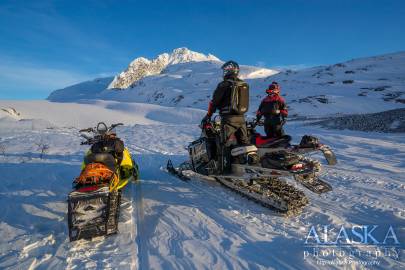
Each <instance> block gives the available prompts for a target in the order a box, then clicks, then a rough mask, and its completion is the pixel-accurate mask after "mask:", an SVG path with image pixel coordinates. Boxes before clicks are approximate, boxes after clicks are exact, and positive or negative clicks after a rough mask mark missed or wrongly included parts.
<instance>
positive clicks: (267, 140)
mask: <svg viewBox="0 0 405 270" xmlns="http://www.w3.org/2000/svg"><path fill="white" fill-rule="evenodd" d="M291 139H292V138H291V136H290V135H283V136H281V137H280V138H274V137H266V136H261V135H260V134H258V136H256V146H257V147H259V148H272V147H280V146H289V145H290V142H291Z"/></svg>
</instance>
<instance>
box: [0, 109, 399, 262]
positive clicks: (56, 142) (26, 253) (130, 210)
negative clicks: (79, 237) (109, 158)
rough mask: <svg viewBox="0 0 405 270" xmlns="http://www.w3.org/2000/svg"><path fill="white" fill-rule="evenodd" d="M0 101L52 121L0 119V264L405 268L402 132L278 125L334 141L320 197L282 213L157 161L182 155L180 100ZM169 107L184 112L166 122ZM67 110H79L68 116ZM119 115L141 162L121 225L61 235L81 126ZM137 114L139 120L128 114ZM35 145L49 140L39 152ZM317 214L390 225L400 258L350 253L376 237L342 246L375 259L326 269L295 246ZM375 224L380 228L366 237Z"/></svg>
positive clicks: (318, 220)
mask: <svg viewBox="0 0 405 270" xmlns="http://www.w3.org/2000/svg"><path fill="white" fill-rule="evenodd" d="M56 105H59V106H61V109H60V110H61V111H58V110H59V109H56V108H54V106H56ZM63 106H64V107H63ZM0 107H2V108H3V107H7V108H10V107H12V108H15V110H16V111H17V112H20V115H21V116H22V118H24V117H25V116H29V117H33V116H35V117H41V118H42V119H43V120H44V121H48V122H53V123H55V124H58V126H54V127H53V128H52V129H34V130H33V129H31V128H29V127H26V128H20V129H19V130H18V131H16V130H14V129H13V128H12V129H4V128H3V127H2V128H0V150H1V151H0V183H1V185H0V204H1V205H2V207H1V208H0V235H1V236H2V237H1V238H0V269H308V268H311V269H325V268H327V269H340V268H351V269H388V268H389V269H403V268H404V267H405V262H404V260H403V258H404V256H405V246H404V242H403V241H405V240H404V235H405V232H404V231H403V224H404V221H405V212H404V209H405V196H404V195H405V194H404V191H405V185H404V181H405V179H404V174H405V169H404V168H405V163H404V160H405V138H404V136H403V134H379V133H363V132H355V131H339V132H336V131H334V130H324V129H321V128H319V127H312V126H307V125H305V124H306V123H303V122H300V121H295V122H289V123H288V124H287V132H288V133H289V134H291V135H292V136H293V138H294V139H295V141H297V140H298V139H299V138H300V136H302V135H303V134H313V135H317V136H319V137H320V138H321V141H323V142H324V143H326V144H329V145H331V146H332V147H333V149H334V150H335V151H336V154H337V157H338V159H339V164H338V165H337V166H336V167H328V166H324V167H325V169H324V171H323V172H322V177H323V179H325V180H326V181H328V182H329V183H330V184H331V185H332V186H333V189H334V190H333V191H332V192H330V193H328V194H324V195H322V196H317V195H314V194H312V193H310V192H307V191H305V190H304V191H305V193H306V194H307V196H308V197H309V198H310V205H309V206H308V207H306V208H305V209H304V212H303V213H302V214H301V215H300V216H297V217H290V218H285V217H283V216H280V215H278V214H276V213H274V212H272V211H270V210H268V209H266V208H263V207H261V206H259V205H257V204H255V203H253V202H251V201H248V200H246V199H244V198H242V197H240V196H239V195H238V194H235V193H233V192H231V191H229V190H227V189H224V188H223V187H221V186H219V185H217V184H215V183H205V182H202V181H193V182H190V183H186V182H182V181H180V180H178V179H176V178H174V177H172V176H170V175H168V174H166V173H165V172H164V171H162V170H161V167H162V166H164V165H165V163H166V161H167V159H169V158H170V159H172V160H173V161H174V162H175V163H179V162H181V161H183V160H185V159H186V158H187V156H186V155H187V151H186V150H185V149H184V147H185V146H186V145H187V144H188V142H190V141H192V140H194V139H195V138H196V137H198V135H199V130H198V127H197V125H196V124H195V123H196V122H194V120H195V119H193V117H191V114H190V111H189V110H186V109H180V108H176V109H173V108H167V107H161V106H157V105H146V104H132V103H122V104H121V103H117V102H106V101H103V102H95V103H92V104H71V103H64V104H56V103H52V102H28V101H26V102H14V101H13V102H11V101H1V102H0ZM90 108H92V109H91V110H94V112H95V114H92V116H93V117H94V119H93V121H94V122H93V123H90V122H91V116H90V115H86V114H84V112H86V111H87V110H89V109H90ZM168 112H170V113H173V114H174V113H176V115H177V117H179V118H183V119H190V122H188V123H184V121H181V122H180V121H175V117H174V116H170V115H168V114H167V113H168ZM192 112H194V110H193V111H192ZM197 112H200V113H201V111H197ZM197 112H196V113H197ZM4 113H5V112H4ZM75 113H77V114H78V115H79V114H80V115H82V117H81V119H79V120H76V115H75ZM151 114H152V117H151V116H150V115H151ZM130 115H132V117H133V118H130ZM0 117H1V116H0ZM121 117H127V118H125V119H124V120H126V121H127V125H126V126H124V127H120V128H119V129H118V130H117V132H118V134H119V135H120V137H122V138H123V140H124V141H125V143H126V145H127V146H128V147H129V149H130V151H131V152H132V153H133V155H134V158H135V160H136V161H137V162H138V163H139V165H140V168H141V181H140V183H138V184H130V185H129V186H128V188H127V189H126V190H125V193H124V198H125V200H124V203H123V206H122V209H123V211H122V215H121V218H120V223H119V230H120V233H119V234H118V235H116V236H111V237H108V238H106V239H104V238H102V237H101V238H97V239H94V240H93V241H91V242H90V241H84V240H83V241H79V242H75V243H69V242H68V235H67V219H66V212H67V205H66V194H67V193H68V192H69V190H70V188H71V182H72V180H73V178H74V177H75V176H77V174H78V173H79V171H80V162H81V159H82V156H83V153H84V152H85V151H86V147H85V146H80V139H79V137H78V127H79V126H81V125H84V126H87V125H89V124H91V126H94V125H95V122H96V121H97V120H99V119H106V121H107V120H108V121H107V122H109V121H113V122H117V121H120V120H121V119H120V118H121ZM196 118H198V117H196ZM3 119H4V117H3V118H2V119H0V122H1V121H3ZM131 120H132V122H131ZM14 121H18V120H16V119H14ZM137 121H139V122H140V123H142V124H135V123H136V122H137ZM142 121H143V122H142ZM16 123H18V122H16ZM72 124H76V125H77V126H72ZM16 125H18V124H16ZM38 143H46V144H48V145H49V150H48V151H47V152H46V153H45V154H44V156H43V157H42V158H41V157H40V153H39V149H38V146H37V145H38ZM318 157H319V156H318ZM297 187H298V188H300V189H302V187H300V186H297ZM325 224H330V226H331V228H334V229H335V231H337V230H338V229H339V228H340V227H341V226H342V225H343V226H347V227H349V226H351V225H354V224H356V225H361V224H377V225H379V226H381V227H384V226H387V225H392V226H394V228H395V229H398V230H399V231H398V235H399V237H400V241H401V243H402V244H401V245H399V246H395V247H394V249H395V250H396V252H398V253H399V258H396V257H394V256H390V257H388V256H380V257H378V258H377V259H375V260H374V259H372V258H370V257H367V255H364V254H366V253H361V254H359V253H358V252H357V251H361V252H367V251H373V250H374V247H373V246H365V245H360V246H355V247H348V246H343V247H342V248H341V249H342V250H344V251H346V252H349V251H352V249H353V248H354V250H355V253H354V254H353V257H352V260H354V261H356V262H364V261H365V262H375V263H376V265H374V266H364V265H360V264H356V263H351V264H349V265H344V266H338V265H328V266H327V267H325V266H324V265H322V264H321V263H320V262H319V258H318V259H317V258H316V257H313V256H307V257H306V258H305V259H304V257H305V256H304V254H305V253H304V252H305V251H309V247H306V246H305V244H304V242H305V238H306V236H307V234H308V231H309V228H310V227H311V226H313V225H314V226H320V225H325ZM383 234H384V232H380V231H378V232H377V233H376V234H375V235H377V236H378V237H381V235H383ZM321 259H325V258H321ZM329 259H334V258H330V257H329Z"/></svg>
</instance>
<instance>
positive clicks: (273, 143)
mask: <svg viewBox="0 0 405 270" xmlns="http://www.w3.org/2000/svg"><path fill="white" fill-rule="evenodd" d="M263 125H264V121H263V120H260V121H256V120H252V121H247V122H246V126H247V130H248V136H249V138H250V141H251V143H252V144H253V145H255V146H256V147H257V148H258V151H257V152H258V155H259V156H264V155H266V154H267V153H274V152H277V151H280V150H285V151H287V152H292V153H296V154H311V153H315V152H321V153H322V154H323V156H324V157H325V159H326V161H327V163H328V165H336V163H337V160H336V156H335V154H334V152H333V151H332V149H331V148H330V147H329V146H327V145H325V144H322V143H320V142H319V139H318V138H316V137H314V136H310V135H304V136H303V137H302V138H301V141H300V143H299V144H298V145H293V144H291V139H292V138H291V136H289V135H283V136H281V137H280V138H274V137H267V136H263V135H261V134H260V133H258V132H257V131H256V127H257V126H263Z"/></svg>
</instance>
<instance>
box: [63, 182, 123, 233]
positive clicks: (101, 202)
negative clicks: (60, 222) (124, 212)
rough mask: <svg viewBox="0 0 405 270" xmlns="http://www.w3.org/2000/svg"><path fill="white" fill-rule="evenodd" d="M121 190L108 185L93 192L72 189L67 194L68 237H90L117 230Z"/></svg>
mask: <svg viewBox="0 0 405 270" xmlns="http://www.w3.org/2000/svg"><path fill="white" fill-rule="evenodd" d="M120 201H121V191H112V192H110V191H109V190H108V187H106V188H101V189H98V190H96V191H94V192H77V191H72V192H71V193H69V196H68V226H69V239H70V241H76V240H79V239H91V238H93V237H97V236H103V235H110V234H114V233H117V232H118V217H119V206H120Z"/></svg>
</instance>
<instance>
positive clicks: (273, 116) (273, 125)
mask: <svg viewBox="0 0 405 270" xmlns="http://www.w3.org/2000/svg"><path fill="white" fill-rule="evenodd" d="M266 93H267V97H265V98H264V99H263V100H262V102H261V103H260V106H259V109H258V110H257V112H256V121H257V122H259V121H260V119H261V118H262V116H264V132H266V136H267V137H269V138H280V137H282V136H284V135H285V133H284V130H283V125H284V124H285V122H286V118H287V116H288V110H287V105H286V103H285V101H284V99H283V98H282V97H281V96H280V86H279V84H278V83H277V82H272V83H271V84H270V85H269V87H268V88H267V89H266Z"/></svg>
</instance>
